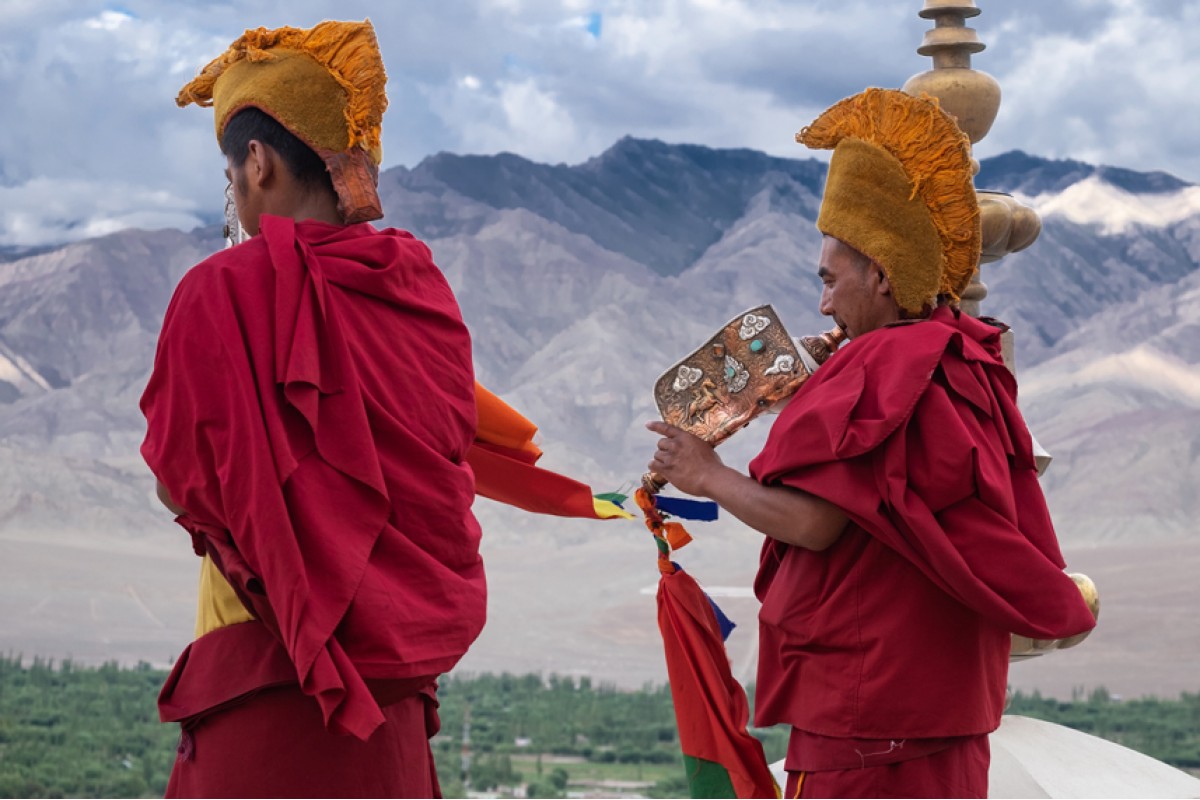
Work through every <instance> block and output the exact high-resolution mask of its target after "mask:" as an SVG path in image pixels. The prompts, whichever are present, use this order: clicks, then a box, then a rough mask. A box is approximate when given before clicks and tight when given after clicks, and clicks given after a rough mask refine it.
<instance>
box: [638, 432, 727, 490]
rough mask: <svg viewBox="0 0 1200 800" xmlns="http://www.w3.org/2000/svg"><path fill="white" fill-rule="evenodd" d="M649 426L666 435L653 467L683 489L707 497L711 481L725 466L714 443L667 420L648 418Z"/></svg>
mask: <svg viewBox="0 0 1200 800" xmlns="http://www.w3.org/2000/svg"><path fill="white" fill-rule="evenodd" d="M646 428H647V430H651V431H654V432H655V433H657V434H659V435H660V436H662V438H661V439H659V440H658V448H657V449H656V450H655V451H654V460H653V461H651V462H650V463H649V465H648V466H649V467H650V470H651V471H652V472H657V473H658V474H659V475H661V476H663V477H664V478H666V479H667V480H668V481H670V482H671V484H672V485H673V486H674V487H675V488H676V489H678V490H679V491H681V492H685V493H687V494H690V495H696V496H699V497H707V496H708V494H707V489H706V485H707V481H708V480H709V479H710V478H712V476H713V475H715V474H716V473H717V472H719V471H720V470H723V469H725V465H724V463H722V461H721V457H720V456H718V455H717V452H716V451H715V450H713V447H712V445H710V444H709V443H708V442H706V441H704V440H703V439H701V438H699V437H697V436H694V435H692V434H690V433H688V432H687V431H685V430H682V429H680V428H676V427H675V426H674V425H668V424H667V423H665V422H658V421H655V422H647V423H646Z"/></svg>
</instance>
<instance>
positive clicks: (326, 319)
mask: <svg viewBox="0 0 1200 800" xmlns="http://www.w3.org/2000/svg"><path fill="white" fill-rule="evenodd" d="M142 410H143V412H144V413H145V415H146V420H147V425H148V432H147V435H146V441H145V443H144V444H143V446H142V454H143V456H144V457H145V459H146V462H147V463H148V464H149V466H150V468H151V470H152V471H153V472H154V474H155V475H156V476H157V478H158V479H159V481H161V482H162V483H163V485H164V486H165V487H166V488H167V490H168V491H169V492H170V495H171V497H172V498H173V499H174V500H175V501H176V502H177V503H178V504H179V505H181V506H183V507H184V508H186V509H187V510H188V515H187V516H186V517H182V518H181V519H180V521H181V524H183V525H184V527H186V528H187V529H188V530H189V531H190V532H191V533H192V535H193V542H194V544H195V546H196V548H197V551H198V552H208V553H210V554H211V555H212V556H213V558H214V561H215V562H216V563H217V565H218V566H219V567H220V568H221V571H222V573H223V574H224V575H225V577H226V578H227V579H228V580H229V581H230V583H231V584H232V586H233V587H234V589H235V591H237V592H238V594H239V596H240V597H241V599H242V601H243V603H245V604H246V606H247V608H249V609H250V610H251V611H252V612H253V613H254V614H255V616H256V617H257V618H258V620H260V621H261V622H256V623H243V624H241V625H234V626H230V627H229V628H225V629H220V630H217V631H215V632H213V633H212V634H209V635H207V636H205V637H202V638H201V639H200V640H197V642H195V643H193V645H192V646H191V647H189V650H188V652H185V653H184V655H183V656H182V657H181V658H180V661H179V662H178V665H177V667H176V669H175V671H174V672H173V674H172V676H171V678H170V679H169V680H168V683H167V685H166V686H165V687H164V690H163V695H162V697H161V698H160V707H161V709H162V715H163V718H164V719H189V718H195V717H196V715H198V714H202V713H205V712H207V711H211V710H212V709H213V708H214V707H216V705H219V704H221V703H225V702H228V701H230V700H232V699H233V697H231V696H230V695H231V693H235V692H248V691H254V690H255V689H258V688H261V686H262V685H265V684H267V683H279V682H281V681H286V680H294V681H296V682H298V684H299V686H300V689H301V691H302V692H303V693H304V694H305V695H308V696H310V697H313V698H315V699H316V701H317V704H318V705H319V707H320V710H321V714H322V718H323V720H324V722H325V725H326V726H327V727H328V728H329V729H330V730H331V731H333V732H335V733H349V734H352V735H353V736H355V737H357V738H358V739H360V740H364V741H365V740H367V739H368V738H369V737H370V736H371V734H372V733H373V732H374V731H375V730H376V728H377V727H378V726H380V725H381V724H382V723H383V721H384V714H383V712H382V711H381V709H380V705H381V702H380V701H379V699H378V698H379V697H381V696H382V695H386V694H387V692H386V691H382V692H381V690H380V688H379V686H381V685H385V684H387V683H388V682H393V683H394V685H396V686H405V685H408V684H412V685H416V684H419V683H421V682H423V681H424V680H426V679H427V678H428V676H433V675H437V674H438V673H441V672H444V671H446V670H448V669H450V668H451V667H452V666H454V664H455V663H456V662H457V661H458V660H459V658H460V657H461V656H462V655H463V653H465V652H466V649H467V647H468V646H469V645H470V644H471V642H472V641H474V639H475V637H476V636H477V635H478V633H479V631H480V629H481V628H482V626H483V622H484V614H485V585H484V573H483V564H482V561H481V559H480V556H479V552H478V545H479V527H478V525H477V523H476V521H475V518H474V516H473V515H472V513H471V503H472V500H473V498H474V482H473V479H472V474H471V469H470V467H469V466H468V465H467V464H466V462H465V456H466V453H467V450H468V448H469V447H470V446H471V443H472V439H473V437H474V430H475V399H474V378H473V370H472V364H471V346H470V339H469V336H468V333H467V329H466V327H465V326H464V325H463V322H462V319H461V317H460V314H459V310H458V306H457V303H456V301H455V299H454V296H453V294H452V292H451V290H450V287H449V286H448V284H447V283H446V280H445V278H444V277H443V276H442V274H441V273H440V271H439V270H438V269H437V267H436V266H435V265H434V264H433V261H432V259H431V257H430V253H429V250H428V248H426V247H425V245H423V244H422V243H420V242H419V241H417V240H416V239H414V238H413V237H412V236H411V235H409V234H407V233H404V232H401V231H396V230H391V229H388V230H384V231H376V230H375V229H374V228H373V227H371V226H370V225H368V224H359V225H351V226H346V227H341V226H333V225H327V224H324V223H318V222H311V221H306V222H301V223H295V222H293V220H291V219H286V218H280V217H271V216H264V217H263V219H262V230H261V235H259V236H256V237H254V238H253V239H251V240H249V241H247V242H245V243H244V244H241V245H239V246H238V247H235V248H232V249H229V250H225V251H222V252H220V253H217V254H215V255H213V256H212V257H211V258H209V259H207V260H205V261H204V262H202V263H201V264H199V265H198V266H196V267H195V268H193V269H192V270H191V271H190V272H188V274H187V275H186V276H185V277H184V279H183V280H182V281H181V282H180V284H179V286H178V288H177V289H176V292H175V295H174V297H173V299H172V301H171V305H170V307H169V308H168V310H167V314H166V318H165V320H164V323H163V329H162V333H161V335H160V338H159V345H158V353H157V355H156V357H155V364H154V372H153V374H152V376H151V379H150V383H149V385H148V386H147V388H146V392H145V394H144V396H143V398H142ZM247 626H253V627H258V628H263V627H265V629H266V632H267V634H264V635H263V636H259V635H258V634H256V633H254V632H253V631H251V630H250V628H249V627H247ZM268 634H269V635H268ZM238 638H248V639H251V640H253V639H256V638H257V639H261V640H262V641H263V643H264V644H263V647H264V649H265V652H263V653H262V654H261V655H260V657H259V662H258V663H257V665H256V666H254V667H253V668H247V669H246V671H244V672H243V673H242V674H241V675H239V676H238V679H237V680H231V679H228V678H227V679H226V680H225V681H221V680H219V679H217V676H218V675H219V674H220V673H221V672H222V670H223V668H224V666H225V664H222V663H220V660H219V658H218V657H217V656H218V655H219V654H220V653H221V652H222V651H223V648H224V650H228V649H230V647H231V646H232V644H233V642H234V640H235V639H238ZM206 640H207V641H206ZM271 642H274V643H275V644H274V647H275V648H276V652H272V651H271V647H272V645H271ZM368 684H370V686H371V688H374V689H375V693H374V694H373V693H372V691H371V688H368ZM384 704H386V702H385V703H384Z"/></svg>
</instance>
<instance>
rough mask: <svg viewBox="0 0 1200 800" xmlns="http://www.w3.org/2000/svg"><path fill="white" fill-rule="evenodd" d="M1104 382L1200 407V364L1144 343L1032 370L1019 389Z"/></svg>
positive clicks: (1029, 391)
mask: <svg viewBox="0 0 1200 800" xmlns="http://www.w3.org/2000/svg"><path fill="white" fill-rule="evenodd" d="M1055 366H1056V367H1058V366H1059V365H1057V364H1056V365H1055ZM1105 383H1109V384H1118V385H1125V386H1132V387H1137V388H1140V389H1145V390H1152V391H1155V392H1157V393H1159V394H1161V395H1164V396H1166V397H1169V398H1170V399H1172V400H1175V401H1178V402H1184V403H1189V404H1193V405H1195V406H1197V407H1200V368H1198V367H1195V366H1192V365H1190V364H1187V363H1186V362H1184V361H1182V360H1180V359H1178V358H1174V357H1172V356H1170V355H1166V354H1164V353H1160V352H1159V351H1157V350H1156V349H1154V348H1153V347H1151V346H1149V345H1146V344H1141V345H1138V346H1137V347H1135V348H1133V349H1132V350H1129V351H1127V352H1124V353H1113V354H1111V355H1105V356H1101V357H1100V358H1097V359H1095V360H1092V361H1087V362H1086V363H1084V364H1082V365H1080V366H1078V367H1077V368H1075V369H1061V368H1056V369H1054V370H1049V369H1046V370H1039V371H1036V372H1032V373H1030V374H1029V375H1028V376H1026V377H1024V379H1023V381H1022V384H1021V390H1022V393H1023V394H1024V395H1025V396H1026V397H1036V396H1037V395H1039V394H1043V393H1047V392H1050V391H1053V390H1055V389H1063V388H1068V387H1072V388H1079V387H1084V386H1089V385H1098V384H1105Z"/></svg>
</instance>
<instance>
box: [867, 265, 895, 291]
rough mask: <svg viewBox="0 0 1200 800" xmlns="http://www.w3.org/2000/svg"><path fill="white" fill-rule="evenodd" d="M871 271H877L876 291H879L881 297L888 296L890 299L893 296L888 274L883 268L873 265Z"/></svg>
mask: <svg viewBox="0 0 1200 800" xmlns="http://www.w3.org/2000/svg"><path fill="white" fill-rule="evenodd" d="M871 269H873V270H875V271H876V273H877V280H878V283H877V285H876V291H878V292H879V294H881V295H887V296H889V297H890V296H891V294H892V282H891V280H889V279H888V276H887V273H886V272H884V271H883V267H881V266H879V265H878V264H875V263H872V264H871Z"/></svg>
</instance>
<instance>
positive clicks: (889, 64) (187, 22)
mask: <svg viewBox="0 0 1200 800" xmlns="http://www.w3.org/2000/svg"><path fill="white" fill-rule="evenodd" d="M922 5H923V3H922V2H921V0H437V1H436V2H430V1H429V0H392V1H391V2H378V0H376V1H375V2H362V1H360V0H338V2H328V1H325V2H320V1H319V0H262V1H260V2H249V1H248V0H226V1H225V2H208V1H207V0H189V1H188V2H177V1H175V0H169V1H168V0H113V1H112V2H108V1H106V0H0V99H2V101H3V112H2V113H3V117H2V118H0V246H13V245H21V246H31V245H41V244H48V243H54V242H60V241H66V240H71V239H78V238H83V237H86V236H93V235H99V234H103V233H107V232H110V231H112V230H116V229H119V228H123V227H127V226H139V227H165V226H170V227H181V228H190V227H192V226H193V225H195V224H197V223H198V221H199V220H200V219H201V218H202V216H208V217H211V216H212V215H213V214H216V213H218V212H219V211H220V208H221V200H222V189H223V185H224V179H223V178H222V177H221V171H222V169H223V167H224V162H223V159H222V158H221V157H220V155H219V154H218V152H217V148H216V144H215V141H214V137H213V128H212V115H211V111H208V110H201V109H198V108H196V107H195V106H191V107H189V108H187V109H183V110H180V109H177V108H176V107H175V104H174V97H175V93H176V91H177V90H178V89H179V87H180V86H181V85H182V84H184V83H185V82H187V80H189V79H190V78H191V77H192V76H193V75H194V74H195V73H196V71H197V70H198V69H199V68H200V67H201V66H203V65H204V64H205V63H206V62H207V61H208V60H210V59H211V58H213V57H214V56H216V55H217V54H219V53H220V52H221V51H222V50H223V49H224V48H225V47H226V46H227V45H228V44H229V42H230V41H232V40H233V39H234V38H235V37H236V36H238V35H239V34H240V33H241V32H242V30H243V29H244V28H246V27H256V26H258V25H265V26H268V27H274V26H278V25H285V24H286V25H295V26H299V27H307V26H310V25H312V24H315V23H316V22H319V21H320V20H322V19H325V18H328V17H331V16H333V17H338V18H343V19H352V18H360V19H361V18H363V17H370V18H371V19H372V21H373V22H374V23H375V26H376V28H377V30H378V33H379V38H380V41H381V44H382V46H383V51H384V61H385V62H386V64H387V68H388V73H389V84H388V91H389V95H390V98H391V108H390V110H389V111H388V114H387V116H386V118H385V120H384V165H385V167H386V166H395V165H400V164H403V165H406V166H414V165H416V164H417V163H418V162H419V161H420V160H421V159H422V158H423V157H425V156H427V155H429V154H432V153H435V152H438V151H442V150H448V151H452V152H458V153H495V152H499V151H505V150H507V151H511V152H515V153H519V154H521V155H523V156H526V157H528V158H531V159H534V160H537V161H545V162H566V163H578V162H580V161H584V160H586V159H587V158H589V157H591V156H594V155H596V154H598V153H600V152H602V151H603V150H604V149H606V148H607V147H608V146H610V145H611V144H612V143H613V142H614V141H616V140H617V139H618V138H620V137H621V136H624V135H626V134H632V135H634V136H639V137H653V138H659V139H663V140H665V141H668V142H691V143H700V144H706V145H711V146H715V147H752V148H756V149H760V150H764V151H767V152H770V153H773V154H777V155H785V156H794V157H807V155H808V153H807V151H803V150H802V149H801V148H800V147H799V145H796V144H794V142H793V140H792V136H793V134H794V133H795V131H796V130H797V129H798V128H799V127H801V126H802V125H803V124H805V123H807V122H808V121H810V120H811V119H812V117H814V116H815V115H816V114H817V113H819V112H820V111H821V110H822V109H823V108H824V107H826V106H827V105H829V104H831V103H833V102H834V101H836V100H838V99H840V98H842V97H843V96H846V95H848V94H852V93H854V92H856V91H858V90H859V89H861V88H864V87H866V86H871V85H877V86H899V85H900V84H902V83H903V82H904V80H905V79H907V78H908V77H909V76H910V75H912V74H914V73H916V72H920V71H923V70H925V69H927V68H928V67H929V63H930V62H929V59H927V58H922V57H920V56H918V55H917V54H916V52H915V50H916V46H917V45H918V44H919V43H920V40H921V37H922V35H923V33H924V31H925V30H926V29H927V28H928V27H929V23H928V22H926V21H925V20H922V19H920V18H918V16H917V13H916V12H917V11H918V10H919V9H920V8H921V7H922ZM977 5H979V7H980V8H981V9H982V10H983V14H982V15H981V16H979V17H976V18H975V19H974V20H973V22H972V23H970V24H972V25H973V26H974V27H975V28H976V29H977V30H978V31H979V33H980V36H981V38H982V39H983V40H984V41H985V42H986V43H987V45H988V49H987V50H986V51H985V52H983V53H981V54H979V55H977V56H975V59H974V66H975V67H977V68H978V69H981V70H984V71H987V72H990V73H992V74H993V75H994V76H996V78H997V79H998V80H999V81H1000V84H1001V86H1002V88H1003V91H1004V97H1005V99H1004V103H1003V105H1002V106H1001V109H1000V117H999V119H998V120H997V122H996V125H995V127H994V128H993V129H992V133H991V134H990V135H989V136H988V138H987V139H985V140H984V141H983V142H981V143H980V144H979V146H978V148H977V151H976V152H977V155H979V156H980V157H986V156H988V155H994V154H997V153H1000V152H1004V151H1006V150H1010V149H1014V148H1020V149H1023V150H1026V151H1028V152H1031V153H1035V154H1037V155H1042V156H1048V157H1056V158H1061V157H1071V158H1077V159H1081V160H1085V161H1089V162H1092V163H1104V164H1113V165H1118V166H1125V167H1131V168H1135V169H1142V170H1154V169H1161V170H1166V171H1168V172H1171V173H1173V174H1175V175H1178V176H1179V177H1182V178H1184V179H1186V180H1190V181H1196V182H1200V146H1197V140H1198V139H1200V102H1198V101H1197V90H1196V86H1197V85H1200V58H1197V55H1196V53H1197V44H1198V42H1197V34H1196V31H1197V30H1200V0H978V3H977Z"/></svg>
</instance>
